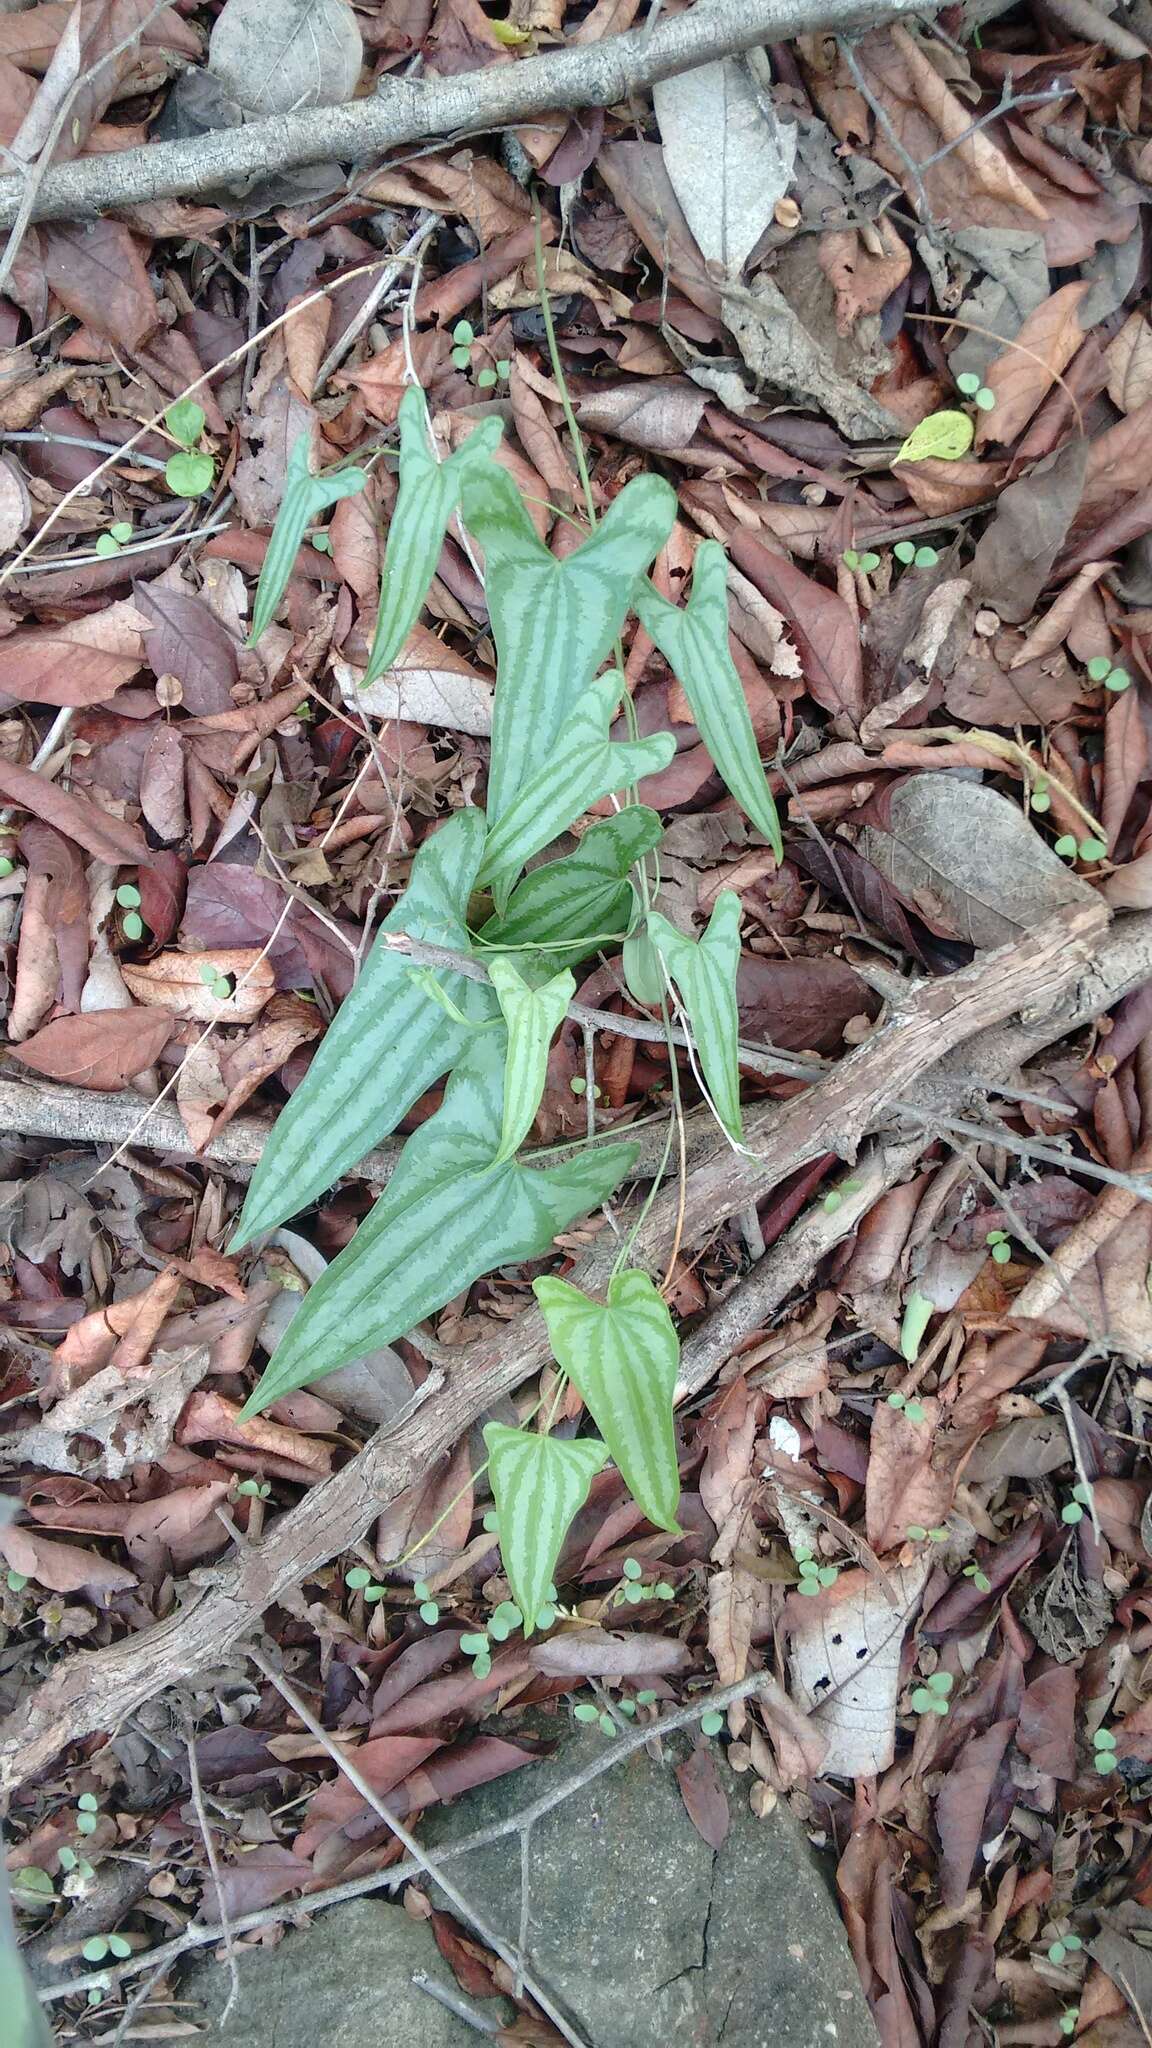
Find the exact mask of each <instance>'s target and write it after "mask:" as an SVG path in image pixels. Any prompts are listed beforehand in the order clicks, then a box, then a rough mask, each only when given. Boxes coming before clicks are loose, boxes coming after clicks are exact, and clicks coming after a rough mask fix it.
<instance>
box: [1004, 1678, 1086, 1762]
mask: <svg viewBox="0 0 1152 2048" xmlns="http://www.w3.org/2000/svg"><path fill="white" fill-rule="evenodd" d="M1016 1747H1017V1749H1021V1750H1023V1752H1024V1755H1025V1756H1026V1757H1027V1758H1028V1759H1029V1760H1030V1762H1032V1763H1034V1764H1035V1766H1036V1768H1037V1770H1038V1771H1047V1772H1048V1774H1049V1776H1050V1777H1053V1778H1065V1779H1068V1778H1074V1777H1075V1776H1076V1673H1075V1671H1074V1670H1073V1669H1072V1666H1071V1665H1070V1664H1055V1665H1053V1667H1052V1669H1051V1670H1050V1671H1042V1672H1041V1673H1040V1675H1039V1677H1037V1678H1034V1679H1033V1680H1032V1681H1031V1683H1030V1684H1029V1685H1028V1686H1026V1687H1025V1691H1024V1697H1023V1699H1022V1701H1021V1703H1020V1720H1019V1723H1018V1725H1017V1729H1016Z"/></svg>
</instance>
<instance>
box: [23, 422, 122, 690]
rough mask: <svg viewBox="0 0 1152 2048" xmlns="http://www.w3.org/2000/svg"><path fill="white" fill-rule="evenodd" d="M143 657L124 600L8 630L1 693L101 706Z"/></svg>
mask: <svg viewBox="0 0 1152 2048" xmlns="http://www.w3.org/2000/svg"><path fill="white" fill-rule="evenodd" d="M88 431H89V432H91V429H90V428H89V430H88ZM143 659H144V641H143V628H142V621H141V618H140V614H139V612H138V611H137V610H136V607H135V605H133V604H129V603H128V602H127V601H125V602H123V603H120V604H113V605H109V606H108V607H107V609H106V610H104V611H102V612H93V613H89V614H88V615H87V616H86V617H84V618H80V619H71V620H68V621H66V622H65V623H64V624H63V625H59V626H31V627H29V628H28V630H27V631H26V632H20V633H11V634H9V636H8V638H7V639H6V640H5V642H4V672H3V686H4V692H5V695H6V696H7V697H8V698H10V699H11V701H12V702H13V703H25V704H71V705H82V704H103V703H106V702H107V700H108V698H109V697H111V696H113V695H114V694H115V692H116V691H117V690H118V689H119V688H120V686H121V684H123V683H127V682H130V681H131V679H132V677H133V676H134V675H135V674H136V672H137V670H138V669H139V668H140V666H141V664H142V662H143Z"/></svg>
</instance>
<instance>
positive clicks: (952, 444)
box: [896, 412, 976, 462]
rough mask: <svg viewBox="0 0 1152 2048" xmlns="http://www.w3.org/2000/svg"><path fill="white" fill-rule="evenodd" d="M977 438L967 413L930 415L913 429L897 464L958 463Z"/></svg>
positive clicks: (897, 458)
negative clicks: (931, 460) (933, 461)
mask: <svg viewBox="0 0 1152 2048" xmlns="http://www.w3.org/2000/svg"><path fill="white" fill-rule="evenodd" d="M975 437H976V429H975V427H974V426H973V425H972V422H971V420H970V419H969V417H968V415H967V413H966V412H930V413H929V415H928V417H927V419H926V420H921V422H920V424H919V426H918V427H913V429H912V432H911V433H910V434H909V436H908V439H907V440H906V441H905V443H904V446H903V447H902V448H901V450H900V453H899V455H898V456H897V457H896V460H897V462H927V461H929V460H930V459H931V458H933V457H934V458H935V460H936V461H937V462H959V460H960V457H961V456H962V455H967V453H968V450H969V449H970V447H971V446H972V443H973V441H974V439H975Z"/></svg>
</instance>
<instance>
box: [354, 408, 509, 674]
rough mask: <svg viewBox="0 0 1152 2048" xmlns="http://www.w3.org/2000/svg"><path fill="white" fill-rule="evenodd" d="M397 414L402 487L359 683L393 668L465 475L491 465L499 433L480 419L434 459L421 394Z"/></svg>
mask: <svg viewBox="0 0 1152 2048" xmlns="http://www.w3.org/2000/svg"><path fill="white" fill-rule="evenodd" d="M398 418H399V425H400V490H399V492H398V494H397V498H396V505H395V509H394V511H393V513H392V523H391V525H390V526H389V528H388V548H387V552H386V553H385V556H384V575H383V579H382V581H381V585H380V609H379V612H378V613H377V615H376V631H375V632H374V634H373V635H372V645H371V647H370V648H369V650H368V666H367V668H366V669H365V671H364V674H363V676H362V677H361V679H360V687H361V689H364V690H366V689H367V688H368V685H369V683H374V682H376V681H377V679H378V678H379V677H380V676H382V675H383V674H384V671H385V669H388V668H391V666H392V664H393V662H394V661H395V659H396V657H397V655H398V654H399V652H400V650H401V648H402V647H403V645H404V642H405V641H406V640H407V638H408V635H409V633H410V632H411V631H412V628H413V626H414V625H415V624H416V621H417V619H418V617H419V615H420V607H421V605H422V604H423V602H424V599H425V597H426V596H427V593H428V586H429V584H430V583H431V581H432V578H433V576H434V575H435V574H436V564H437V562H438V561H439V559H440V550H441V548H442V547H443V545H444V535H445V534H446V533H447V531H448V521H449V520H450V519H451V517H452V514H453V512H454V511H455V510H456V507H457V505H458V504H459V502H460V491H461V486H462V484H463V482H464V479H465V478H466V477H467V476H469V475H470V474H471V473H472V472H473V471H474V470H477V469H486V468H488V467H493V468H494V467H495V464H493V463H492V460H491V458H492V451H493V449H494V448H495V447H496V445H497V443H498V441H499V439H500V435H501V432H502V428H501V423H500V421H499V420H484V421H482V422H481V424H480V426H478V427H477V428H476V431H475V432H474V433H473V434H470V435H469V436H468V439H467V440H466V441H465V442H464V445H463V447H461V448H458V449H457V450H456V453H455V454H454V455H449V456H448V457H447V458H446V460H445V461H443V462H437V460H436V458H435V456H434V455H433V453H432V449H431V447H430V445H429V441H428V424H427V410H426V407H425V402H424V394H423V392H422V391H418V390H417V389H416V387H415V386H412V387H411V388H410V389H409V390H407V391H406V392H405V393H404V396H403V398H402V399H401V400H400V411H399V415H398ZM500 474H501V475H503V471H501V472H500Z"/></svg>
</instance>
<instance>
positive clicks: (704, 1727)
mask: <svg viewBox="0 0 1152 2048" xmlns="http://www.w3.org/2000/svg"><path fill="white" fill-rule="evenodd" d="M723 1726H724V1716H723V1714H718V1713H717V1711H716V1709H715V1707H710V1708H709V1709H708V1712H707V1713H706V1714H701V1716H700V1733H701V1735H719V1733H720V1730H721V1729H722V1728H723Z"/></svg>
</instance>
